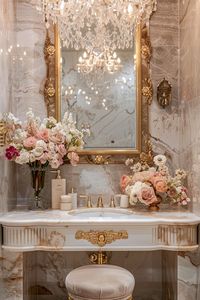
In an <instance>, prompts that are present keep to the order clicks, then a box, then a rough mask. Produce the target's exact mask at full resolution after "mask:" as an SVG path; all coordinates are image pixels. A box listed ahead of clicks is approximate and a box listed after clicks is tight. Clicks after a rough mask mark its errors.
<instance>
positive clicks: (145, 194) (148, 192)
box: [138, 186, 158, 205]
mask: <svg viewBox="0 0 200 300" xmlns="http://www.w3.org/2000/svg"><path fill="white" fill-rule="evenodd" d="M138 199H139V201H140V202H142V203H144V204H145V205H150V204H152V203H156V202H157V201H158V200H157V198H156V195H155V192H154V189H153V188H152V187H150V186H149V187H148V186H147V187H142V188H141V190H140V192H139V193H138Z"/></svg>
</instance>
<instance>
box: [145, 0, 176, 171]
mask: <svg viewBox="0 0 200 300" xmlns="http://www.w3.org/2000/svg"><path fill="white" fill-rule="evenodd" d="M157 2H158V5H157V11H156V13H154V15H153V16H152V18H151V21H150V36H151V43H152V48H153V49H152V50H153V53H152V59H151V76H152V80H153V86H154V98H153V103H152V105H151V106H150V133H151V135H152V140H153V144H154V150H155V152H157V153H165V154H166V155H167V156H168V158H169V159H170V162H171V165H173V167H174V168H175V167H177V166H178V164H179V162H178V155H179V143H180V141H179V130H180V116H179V103H178V95H179V81H178V75H179V72H178V58H179V43H178V38H179V31H178V1H174V0H167V1H165V0H159V1H157ZM164 77H165V78H166V79H167V80H169V82H170V83H171V84H172V87H173V89H172V105H171V106H170V107H169V108H167V109H163V108H161V107H160V106H159V105H158V103H157V86H158V84H159V82H160V81H161V80H162V79H163V78H164Z"/></svg>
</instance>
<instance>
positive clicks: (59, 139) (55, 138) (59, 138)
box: [49, 132, 64, 144]
mask: <svg viewBox="0 0 200 300" xmlns="http://www.w3.org/2000/svg"><path fill="white" fill-rule="evenodd" d="M49 140H50V142H53V143H54V144H62V143H63V141H64V136H63V135H62V134H61V133H59V132H57V133H53V134H52V133H51V134H50V135H49Z"/></svg>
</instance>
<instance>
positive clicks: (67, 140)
mask: <svg viewBox="0 0 200 300" xmlns="http://www.w3.org/2000/svg"><path fill="white" fill-rule="evenodd" d="M5 123H6V126H7V140H8V141H9V143H8V145H7V146H6V150H5V156H6V158H7V159H8V160H12V161H15V162H16V163H18V164H29V165H30V166H31V165H34V164H35V163H37V164H41V165H45V166H47V165H50V166H51V167H52V168H54V169H57V168H58V167H59V166H60V165H62V164H63V162H64V159H68V160H69V161H70V163H71V164H72V165H73V166H75V165H77V163H78V162H79V156H78V154H77V153H76V151H77V150H78V149H81V148H82V147H83V145H84V141H83V136H84V132H81V131H79V130H78V129H77V128H76V123H75V122H74V121H73V119H72V116H71V114H69V113H66V114H65V115H64V118H63V120H62V121H61V122H57V121H56V120H55V119H54V118H53V117H50V118H45V119H44V120H43V121H41V120H40V118H38V117H35V115H34V113H33V112H32V110H31V109H30V110H29V111H28V112H27V114H26V121H25V122H24V123H22V122H21V121H20V120H19V119H17V118H16V117H15V116H14V115H13V114H11V113H9V114H8V115H7V116H6V120H5Z"/></svg>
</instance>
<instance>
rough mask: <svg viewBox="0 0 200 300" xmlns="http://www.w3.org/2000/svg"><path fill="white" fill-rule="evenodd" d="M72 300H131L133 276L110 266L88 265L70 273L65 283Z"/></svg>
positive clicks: (133, 283) (121, 269)
mask: <svg viewBox="0 0 200 300" xmlns="http://www.w3.org/2000/svg"><path fill="white" fill-rule="evenodd" d="M65 285H66V288H67V290H68V294H69V299H72V300H96V299H103V300H131V299H132V293H133V289H134V286H135V279H134V277H133V275H132V274H131V273H130V272H129V271H127V270H125V269H123V268H120V267H117V266H112V265H88V266H84V267H80V268H77V269H75V270H73V271H72V272H70V273H69V274H68V276H67V278H66V281H65Z"/></svg>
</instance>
